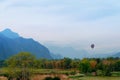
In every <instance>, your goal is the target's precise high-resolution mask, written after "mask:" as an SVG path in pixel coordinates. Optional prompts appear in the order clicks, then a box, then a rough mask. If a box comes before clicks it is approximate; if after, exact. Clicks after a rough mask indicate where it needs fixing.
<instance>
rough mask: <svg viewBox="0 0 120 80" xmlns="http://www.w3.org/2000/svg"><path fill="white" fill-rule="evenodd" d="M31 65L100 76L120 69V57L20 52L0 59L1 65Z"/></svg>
mask: <svg viewBox="0 0 120 80" xmlns="http://www.w3.org/2000/svg"><path fill="white" fill-rule="evenodd" d="M9 66H10V67H18V68H19V67H29V68H34V69H73V70H76V71H79V72H80V73H84V74H88V73H94V75H99V76H102V75H103V76H110V75H111V72H116V71H117V72H118V71H120V58H113V57H109V58H84V59H70V58H63V59H60V60H48V59H36V58H35V57H34V56H33V55H31V54H30V53H19V54H17V55H15V56H12V57H11V58H9V59H7V60H5V61H3V60H2V61H0V67H9Z"/></svg>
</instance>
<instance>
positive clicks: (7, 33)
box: [0, 29, 20, 39]
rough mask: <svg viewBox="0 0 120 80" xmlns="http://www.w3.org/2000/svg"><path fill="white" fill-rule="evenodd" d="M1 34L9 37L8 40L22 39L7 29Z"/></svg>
mask: <svg viewBox="0 0 120 80" xmlns="http://www.w3.org/2000/svg"><path fill="white" fill-rule="evenodd" d="M0 33H1V34H3V35H4V36H6V37H8V38H13V39H14V38H18V37H20V36H19V35H18V34H17V33H15V32H12V31H11V30H10V29H5V30H4V31H2V32H0Z"/></svg>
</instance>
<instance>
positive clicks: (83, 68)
mask: <svg viewBox="0 0 120 80" xmlns="http://www.w3.org/2000/svg"><path fill="white" fill-rule="evenodd" d="M79 70H80V72H82V73H87V72H90V63H89V61H88V60H87V59H83V60H82V61H81V62H80V65H79Z"/></svg>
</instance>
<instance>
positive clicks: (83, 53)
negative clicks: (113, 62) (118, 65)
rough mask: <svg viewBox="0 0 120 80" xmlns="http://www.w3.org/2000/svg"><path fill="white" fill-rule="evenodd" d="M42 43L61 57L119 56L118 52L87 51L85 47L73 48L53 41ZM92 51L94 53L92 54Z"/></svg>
mask: <svg viewBox="0 0 120 80" xmlns="http://www.w3.org/2000/svg"><path fill="white" fill-rule="evenodd" d="M44 45H45V46H46V47H47V48H48V49H49V50H50V52H53V53H57V54H61V55H62V56H63V57H69V58H73V59H74V58H80V59H82V58H107V57H120V52H117V51H116V52H114V51H113V52H110V53H96V52H94V50H93V51H91V52H89V51H87V50H85V49H75V48H74V47H70V46H69V45H68V46H67V45H66V46H61V45H59V44H55V43H47V42H46V43H44ZM93 53H94V54H93Z"/></svg>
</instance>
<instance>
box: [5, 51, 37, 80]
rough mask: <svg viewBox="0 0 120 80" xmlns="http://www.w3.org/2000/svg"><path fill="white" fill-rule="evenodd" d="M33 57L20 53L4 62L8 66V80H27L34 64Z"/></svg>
mask: <svg viewBox="0 0 120 80" xmlns="http://www.w3.org/2000/svg"><path fill="white" fill-rule="evenodd" d="M34 61H35V57H34V56H33V55H31V54H30V53H27V52H21V53H19V54H17V55H14V56H12V57H11V58H9V59H8V60H6V64H7V65H8V74H9V75H8V76H7V77H8V79H9V78H10V79H14V78H17V79H22V80H29V77H30V75H31V73H32V72H31V71H30V68H31V67H32V65H33V64H34Z"/></svg>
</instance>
